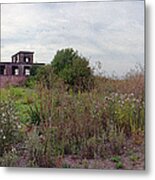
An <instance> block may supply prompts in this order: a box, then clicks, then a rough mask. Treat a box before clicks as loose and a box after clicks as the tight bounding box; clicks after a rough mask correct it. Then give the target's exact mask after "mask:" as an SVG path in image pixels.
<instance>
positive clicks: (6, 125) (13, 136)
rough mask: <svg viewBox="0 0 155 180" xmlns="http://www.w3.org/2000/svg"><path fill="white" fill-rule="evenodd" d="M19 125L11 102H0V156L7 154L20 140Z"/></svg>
mask: <svg viewBox="0 0 155 180" xmlns="http://www.w3.org/2000/svg"><path fill="white" fill-rule="evenodd" d="M20 128H21V124H20V122H19V121H18V117H17V114H16V111H15V108H14V106H13V102H12V101H10V100H9V101H0V144H1V146H0V156H2V155H3V153H6V152H8V151H9V150H10V149H11V148H12V146H13V145H15V144H16V143H17V142H18V140H19V139H20V134H19V129H20Z"/></svg>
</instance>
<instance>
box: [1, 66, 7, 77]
mask: <svg viewBox="0 0 155 180" xmlns="http://www.w3.org/2000/svg"><path fill="white" fill-rule="evenodd" d="M5 74H6V69H5V66H4V65H2V66H0V75H5Z"/></svg>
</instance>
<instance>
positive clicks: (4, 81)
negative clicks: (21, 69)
mask: <svg viewBox="0 0 155 180" xmlns="http://www.w3.org/2000/svg"><path fill="white" fill-rule="evenodd" d="M25 80H26V77H25V76H11V75H10V76H5V75H0V88H4V87H6V86H9V85H22V84H23V83H24V82H25Z"/></svg>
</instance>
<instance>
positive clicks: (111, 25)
mask: <svg viewBox="0 0 155 180" xmlns="http://www.w3.org/2000/svg"><path fill="white" fill-rule="evenodd" d="M67 47H72V48H74V49H75V50H78V51H79V53H80V54H82V55H83V56H85V57H87V58H88V59H89V60H90V64H91V65H94V64H95V62H97V61H100V62H101V63H102V64H103V68H104V70H105V71H106V72H107V73H108V74H112V73H113V72H115V73H116V74H117V75H119V76H120V75H123V74H124V73H126V72H127V71H129V69H130V68H133V67H134V66H135V65H136V64H141V65H144V1H126V2H123V1H120V2H118V1H117V2H114V1H112V2H82V3H80V2H77V3H37V4H3V5H2V7H1V61H10V58H11V55H13V54H15V53H16V52H18V51H20V50H26V51H34V52H35V61H36V62H44V63H50V62H51V60H52V59H53V57H54V55H55V54H56V51H57V50H58V49H62V48H67Z"/></svg>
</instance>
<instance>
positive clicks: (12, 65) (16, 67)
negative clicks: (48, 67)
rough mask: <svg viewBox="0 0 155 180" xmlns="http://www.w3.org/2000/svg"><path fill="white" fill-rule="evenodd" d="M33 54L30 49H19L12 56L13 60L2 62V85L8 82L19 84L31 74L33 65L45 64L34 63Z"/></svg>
mask: <svg viewBox="0 0 155 180" xmlns="http://www.w3.org/2000/svg"><path fill="white" fill-rule="evenodd" d="M33 54H34V52H30V51H19V52H18V53H16V54H14V55H13V56H12V57H11V59H12V62H0V87H4V86H5V85H6V84H13V85H18V84H20V83H21V82H24V81H25V79H26V77H27V76H29V75H30V69H31V67H32V66H42V65H44V63H34V62H33Z"/></svg>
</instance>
